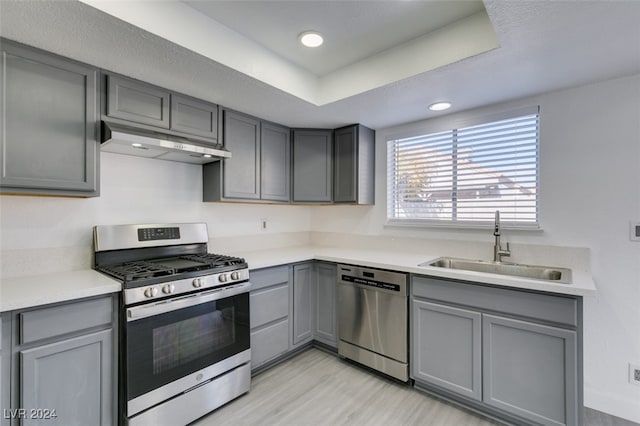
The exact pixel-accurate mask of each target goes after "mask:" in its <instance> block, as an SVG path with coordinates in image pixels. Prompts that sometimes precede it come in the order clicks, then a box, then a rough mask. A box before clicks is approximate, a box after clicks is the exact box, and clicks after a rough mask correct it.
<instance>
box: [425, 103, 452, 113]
mask: <svg viewBox="0 0 640 426" xmlns="http://www.w3.org/2000/svg"><path fill="white" fill-rule="evenodd" d="M449 108H451V103H450V102H436V103H433V104H431V105H429V109H430V110H431V111H444V110H445V109H449Z"/></svg>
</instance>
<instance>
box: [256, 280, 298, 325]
mask: <svg viewBox="0 0 640 426" xmlns="http://www.w3.org/2000/svg"><path fill="white" fill-rule="evenodd" d="M250 304H251V305H250V306H251V328H255V327H260V326H261V325H264V324H267V323H270V322H272V321H275V320H277V319H280V318H285V317H287V316H288V315H289V286H288V285H287V284H284V285H279V286H276V287H272V288H266V289H264V290H260V291H257V292H255V291H252V292H251V296H250Z"/></svg>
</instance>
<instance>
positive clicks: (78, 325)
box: [18, 297, 113, 344]
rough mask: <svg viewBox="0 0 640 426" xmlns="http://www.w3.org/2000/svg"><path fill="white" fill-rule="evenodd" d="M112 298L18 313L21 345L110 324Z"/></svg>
mask: <svg viewBox="0 0 640 426" xmlns="http://www.w3.org/2000/svg"><path fill="white" fill-rule="evenodd" d="M112 303H113V302H112V298H111V297H108V298H102V299H92V300H85V301H82V302H73V303H70V304H68V305H61V306H53V307H50V308H43V309H36V310H33V311H27V312H22V313H20V314H18V322H19V325H20V344H25V343H31V342H35V341H37V340H41V339H46V338H49V337H55V336H61V335H63V334H67V333H73V332H77V331H81V330H86V329H88V328H91V327H97V326H101V325H107V324H111V322H112V312H113V305H112Z"/></svg>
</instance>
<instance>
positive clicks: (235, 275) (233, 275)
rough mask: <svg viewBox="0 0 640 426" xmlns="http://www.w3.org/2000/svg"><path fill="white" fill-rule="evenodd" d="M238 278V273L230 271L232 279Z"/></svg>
mask: <svg viewBox="0 0 640 426" xmlns="http://www.w3.org/2000/svg"><path fill="white" fill-rule="evenodd" d="M238 278H240V274H238V273H237V272H232V273H231V279H232V280H237V279H238Z"/></svg>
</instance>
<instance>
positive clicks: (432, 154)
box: [387, 109, 539, 228]
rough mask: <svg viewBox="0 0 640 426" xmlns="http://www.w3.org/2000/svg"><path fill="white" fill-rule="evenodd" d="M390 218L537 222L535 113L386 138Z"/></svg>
mask: <svg viewBox="0 0 640 426" xmlns="http://www.w3.org/2000/svg"><path fill="white" fill-rule="evenodd" d="M387 150H388V152H387V191H388V194H387V219H388V221H389V223H396V224H425V225H429V224H432V225H460V226H478V225H480V226H482V225H484V224H488V223H492V222H493V219H494V213H495V211H496V210H500V217H501V223H502V224H503V225H505V226H511V227H518V228H528V227H531V228H537V227H538V195H539V194H538V159H539V155H538V154H539V114H538V112H537V109H536V112H535V113H531V114H527V115H522V116H518V117H514V118H509V119H503V120H500V121H493V122H490V123H483V124H479V125H474V126H470V127H462V128H458V129H452V130H448V131H444V132H439V133H432V134H427V135H420V136H415V137H408V138H403V139H397V140H391V141H388V142H387Z"/></svg>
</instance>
